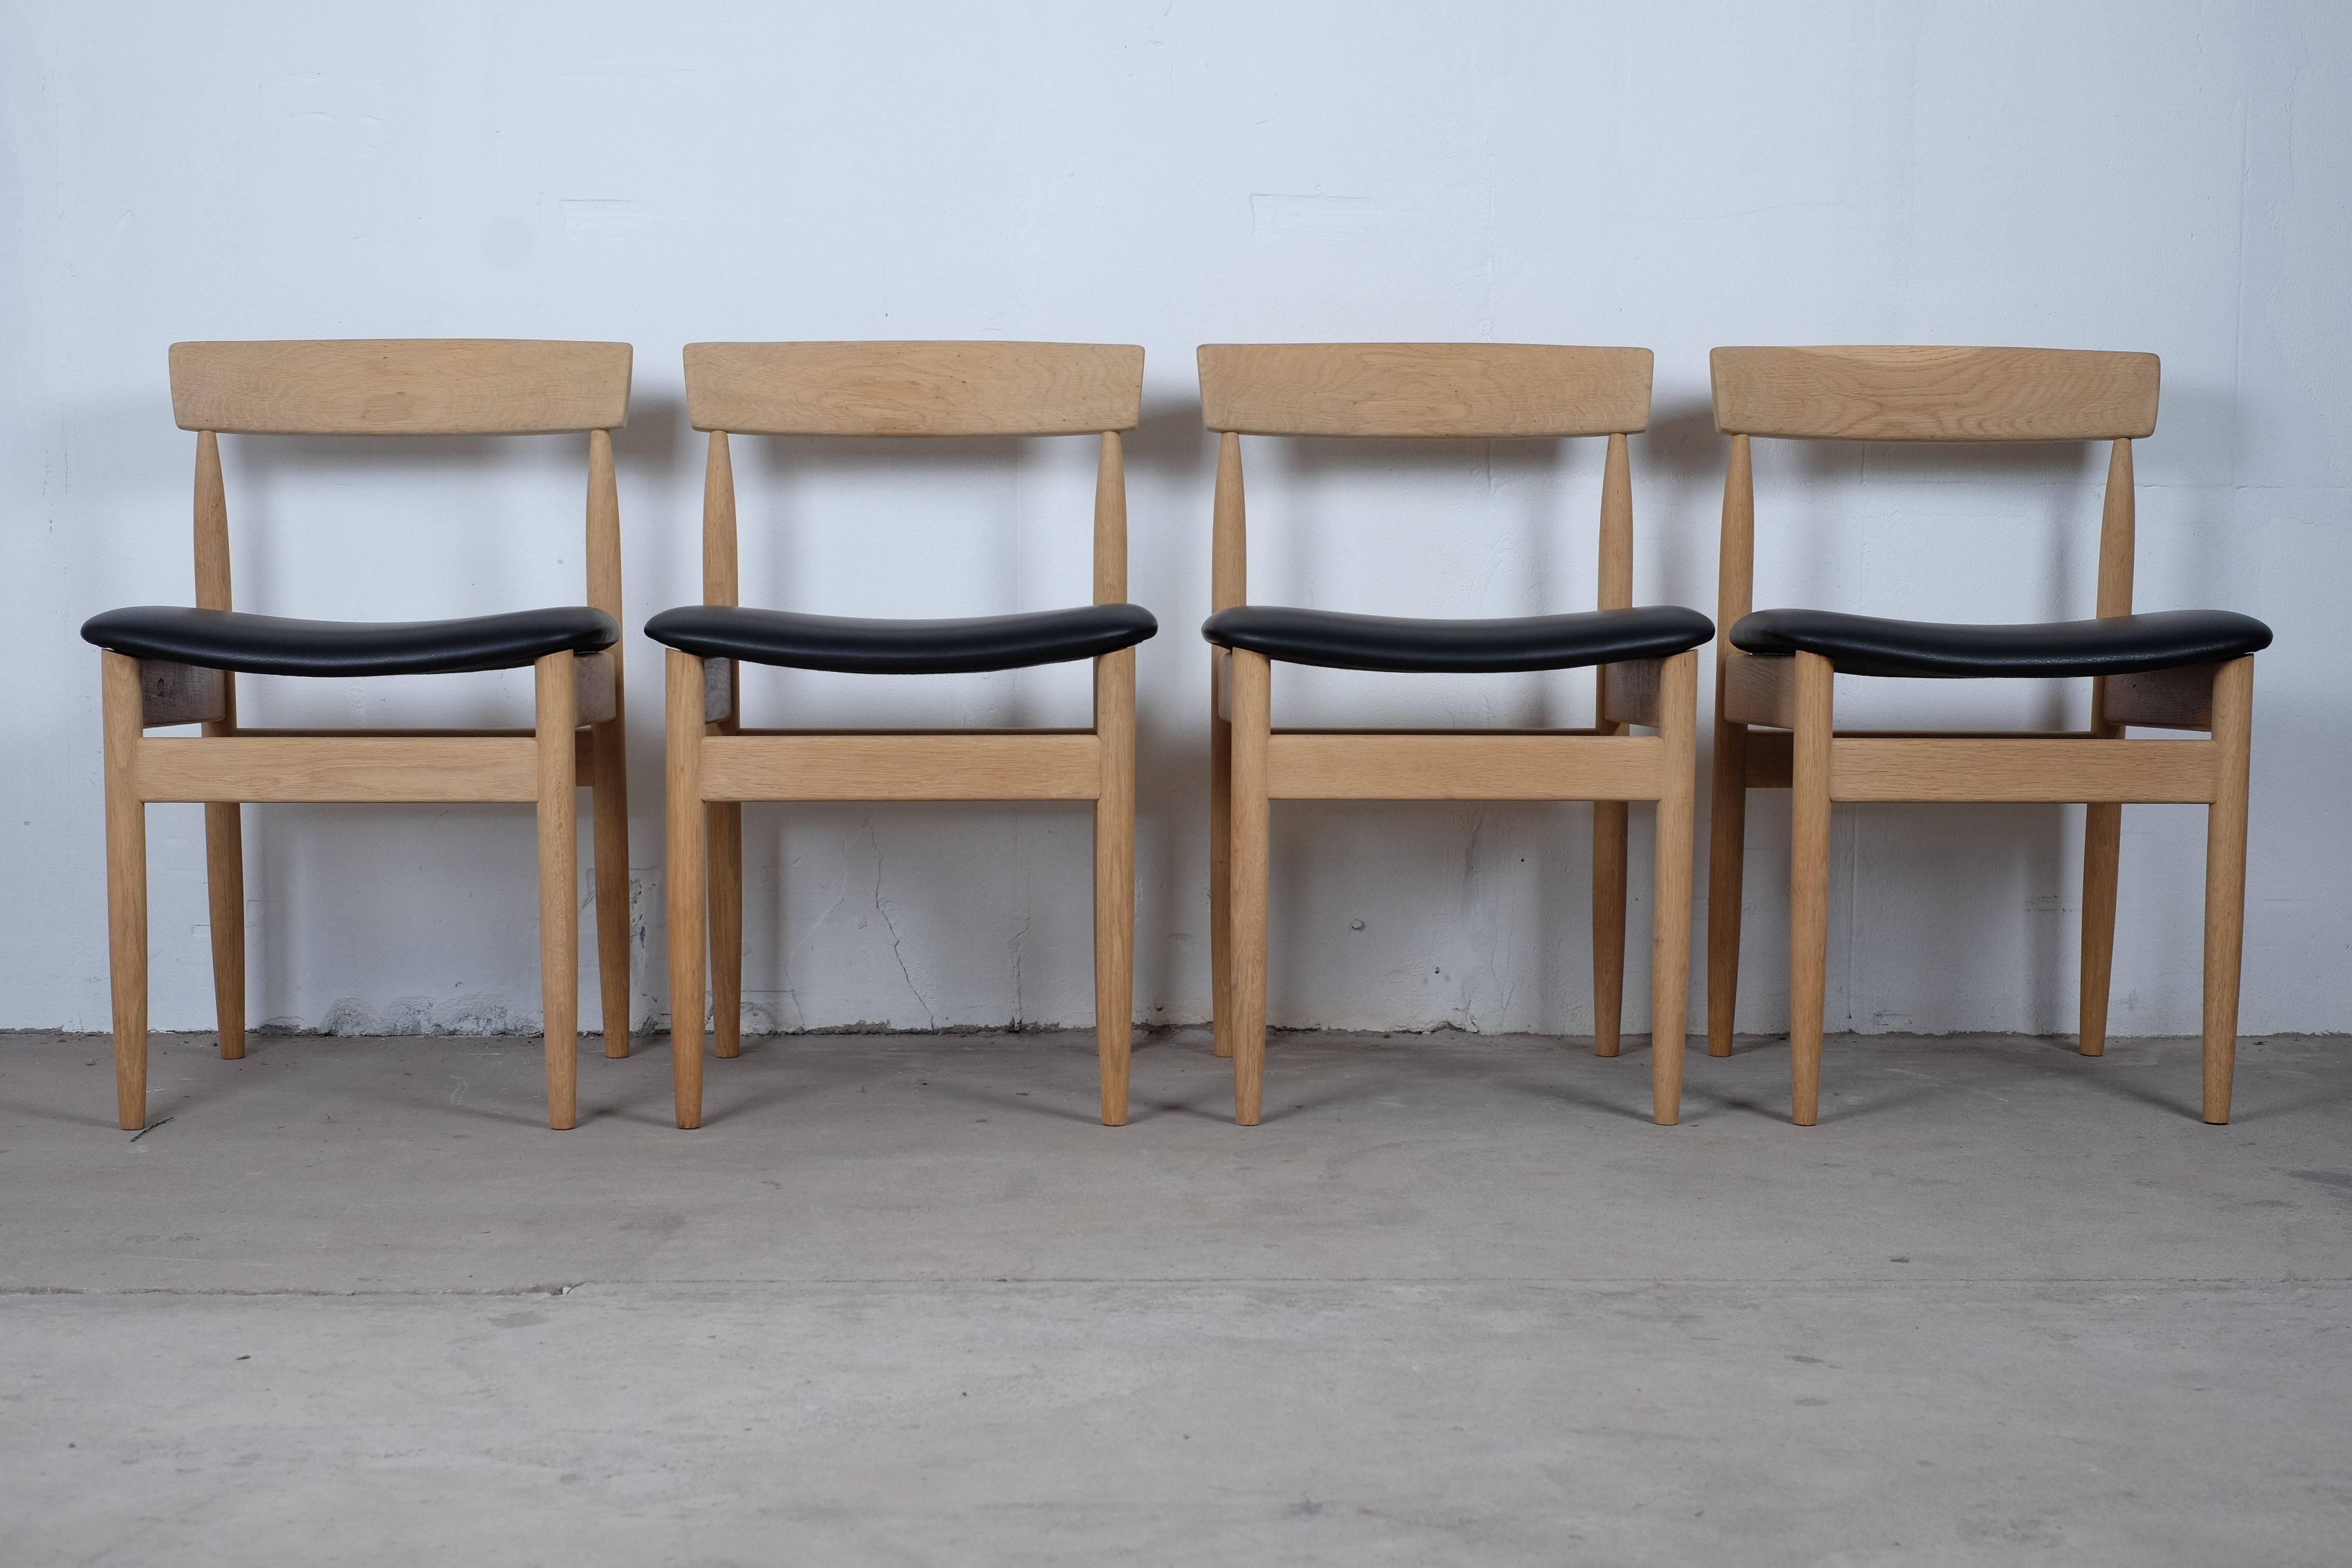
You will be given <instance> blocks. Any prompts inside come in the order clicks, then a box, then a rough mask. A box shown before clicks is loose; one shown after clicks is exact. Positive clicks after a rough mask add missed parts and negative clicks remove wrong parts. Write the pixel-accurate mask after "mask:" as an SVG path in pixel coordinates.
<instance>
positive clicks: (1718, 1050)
mask: <svg viewBox="0 0 2352 1568" xmlns="http://www.w3.org/2000/svg"><path fill="white" fill-rule="evenodd" d="M1706 1053H1707V1054H1708V1055H1709V1056H1729V1055H1730V1054H1731V1042H1730V1041H1729V1040H1725V1041H1724V1042H1723V1043H1722V1044H1721V1045H1717V1044H1716V1042H1715V1041H1713V1040H1708V1041H1707V1042H1706Z"/></svg>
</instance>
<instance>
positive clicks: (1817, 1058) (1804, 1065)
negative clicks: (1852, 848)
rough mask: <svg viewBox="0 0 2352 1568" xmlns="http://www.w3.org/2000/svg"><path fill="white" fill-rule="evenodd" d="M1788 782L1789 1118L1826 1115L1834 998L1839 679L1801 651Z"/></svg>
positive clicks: (1806, 1122) (1801, 1120)
mask: <svg viewBox="0 0 2352 1568" xmlns="http://www.w3.org/2000/svg"><path fill="white" fill-rule="evenodd" d="M1790 662H1791V663H1792V664H1793V665H1794V666H1795V669H1796V675H1797V711H1796V714H1795V719H1796V722H1795V724H1794V725H1793V726H1791V727H1790V740H1791V751H1792V765H1793V766H1792V777H1791V780H1790V790H1789V1103H1790V1119H1791V1120H1793V1121H1794V1122H1795V1123H1796V1124H1797V1125H1799V1126H1800V1127H1810V1126H1811V1125H1813V1124H1814V1123H1815V1122H1817V1121H1819V1120H1820V1118H1821V1099H1822V1023H1823V1018H1822V1014H1823V1012H1824V1010H1825V1009H1826V1007H1827V1005H1828V1001H1827V998H1828V977H1829V940H1830V801H1831V800H1832V789H1831V778H1832V772H1833V771H1834V768H1833V764H1832V738H1831V737H1832V735H1833V733H1834V731H1833V729H1832V722H1833V709H1832V703H1833V702H1834V700H1835V695H1834V694H1835V690H1836V687H1835V682H1834V681H1833V679H1832V669H1831V666H1830V662H1829V661H1828V660H1827V659H1824V658H1822V656H1821V655H1820V654H1818V653H1798V654H1796V655H1795V656H1794V658H1793V659H1792V660H1791V661H1790Z"/></svg>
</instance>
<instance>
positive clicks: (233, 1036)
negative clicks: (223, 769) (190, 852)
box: [205, 800, 245, 1061]
mask: <svg viewBox="0 0 2352 1568" xmlns="http://www.w3.org/2000/svg"><path fill="white" fill-rule="evenodd" d="M244 810H245V808H244V807H242V806H239V805H238V804H237V803H236V801H234V800H216V801H213V802H211V803H210V804H207V805H206V806H205V882H206V883H207V884H208V891H209V892H210V894H211V900H210V902H211V907H212V938H213V1019H214V1021H215V1026H216V1027H217V1028H218V1029H219V1030H220V1053H221V1059H222V1060H223V1061H236V1060H237V1059H238V1058H239V1057H241V1056H243V1055H244V1054H245V824H244V821H243V820H242V813H243V811H244Z"/></svg>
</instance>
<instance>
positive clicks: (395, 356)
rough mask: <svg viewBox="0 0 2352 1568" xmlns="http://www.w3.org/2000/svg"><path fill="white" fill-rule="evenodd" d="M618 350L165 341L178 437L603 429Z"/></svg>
mask: <svg viewBox="0 0 2352 1568" xmlns="http://www.w3.org/2000/svg"><path fill="white" fill-rule="evenodd" d="M630 356H631V350H630V347H629V345H628V344H626V343H563V342H538V341H531V340H523V339H495V338H443V339H426V338H395V339H349V340H310V341H288V342H232V343H174V344H173V345H172V412H173V416H174V417H175V418H176V419H177V420H178V422H179V425H180V428H181V429H183V430H200V431H215V430H218V431H232V432H238V433H242V434H256V435H529V434H550V433H552V432H557V431H578V430H611V429H615V428H617V427H619V426H620V425H622V424H624V423H626V422H627V419H628V411H629V361H630Z"/></svg>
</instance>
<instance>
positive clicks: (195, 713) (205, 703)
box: [139, 659, 228, 729]
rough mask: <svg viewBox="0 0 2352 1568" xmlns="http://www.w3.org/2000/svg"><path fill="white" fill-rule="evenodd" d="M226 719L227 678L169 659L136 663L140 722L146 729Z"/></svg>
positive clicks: (200, 666)
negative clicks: (175, 662) (137, 664)
mask: <svg viewBox="0 0 2352 1568" xmlns="http://www.w3.org/2000/svg"><path fill="white" fill-rule="evenodd" d="M227 716H228V674H227V672H226V671H224V670H213V669H206V668H205V666H204V665H202V664H173V662H172V661H171V660H169V659H142V660H140V661H139V722H140V723H141V724H142V725H143V726H144V727H147V728H149V729H158V728H163V727H166V726H170V725H177V724H212V723H217V722H219V721H220V720H222V719H225V718H226V717H227Z"/></svg>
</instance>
